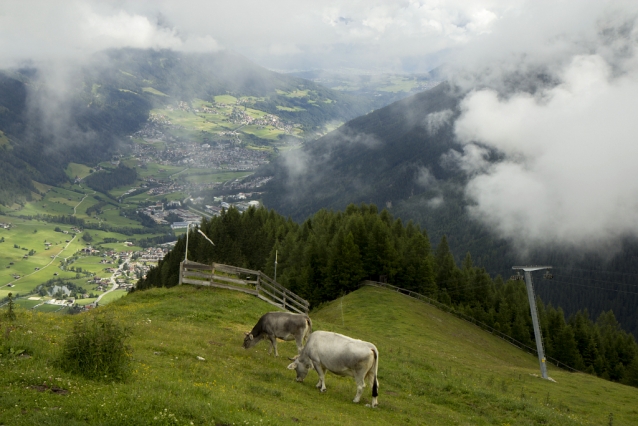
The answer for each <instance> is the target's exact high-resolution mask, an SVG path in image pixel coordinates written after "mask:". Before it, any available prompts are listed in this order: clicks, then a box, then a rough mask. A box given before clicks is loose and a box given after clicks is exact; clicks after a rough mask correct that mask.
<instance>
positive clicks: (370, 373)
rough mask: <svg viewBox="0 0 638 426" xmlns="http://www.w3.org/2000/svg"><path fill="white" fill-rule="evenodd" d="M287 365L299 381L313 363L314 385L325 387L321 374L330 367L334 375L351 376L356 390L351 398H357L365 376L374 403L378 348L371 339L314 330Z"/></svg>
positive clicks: (377, 387)
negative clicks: (370, 384) (367, 340)
mask: <svg viewBox="0 0 638 426" xmlns="http://www.w3.org/2000/svg"><path fill="white" fill-rule="evenodd" d="M290 360H292V361H293V362H292V363H291V364H290V365H288V369H289V370H296V371H297V381H298V382H303V380H304V379H305V378H306V375H307V374H308V371H309V370H310V369H311V368H313V367H314V369H315V370H317V374H318V375H319V383H317V388H318V389H320V390H321V392H325V391H326V381H325V374H326V371H331V372H332V373H334V374H336V375H338V376H352V377H354V381H355V382H356V383H357V394H356V395H355V397H354V400H353V401H352V402H355V403H358V402H359V400H360V399H361V394H362V392H363V388H364V387H365V382H366V380H367V381H368V382H371V383H372V404H371V406H372V407H376V406H377V404H378V402H377V396H378V395H379V381H378V380H377V370H378V368H379V351H378V349H377V348H376V346H374V345H373V344H372V343H368V342H364V341H363V340H357V339H352V338H350V337H348V336H344V335H343V334H338V333H332V332H329V331H315V332H314V333H312V334H311V335H310V337H309V338H308V341H307V342H306V346H305V347H304V348H303V350H302V351H301V353H300V354H299V355H297V356H295V357H294V358H290Z"/></svg>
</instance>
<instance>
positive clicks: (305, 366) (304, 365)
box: [288, 355, 312, 382]
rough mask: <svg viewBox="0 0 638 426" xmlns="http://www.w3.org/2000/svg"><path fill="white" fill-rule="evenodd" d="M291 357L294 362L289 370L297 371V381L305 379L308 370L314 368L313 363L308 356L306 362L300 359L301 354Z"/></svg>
mask: <svg viewBox="0 0 638 426" xmlns="http://www.w3.org/2000/svg"><path fill="white" fill-rule="evenodd" d="M289 359H291V360H292V361H293V362H292V363H290V364H289V365H288V370H295V371H296V372H297V381H298V382H303V379H305V378H306V376H307V375H308V371H309V370H310V369H311V368H312V363H311V362H310V360H309V359H307V358H306V360H305V362H304V361H302V360H300V359H299V355H295V357H294V358H289Z"/></svg>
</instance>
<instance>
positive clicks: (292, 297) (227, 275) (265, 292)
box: [179, 260, 310, 314]
mask: <svg viewBox="0 0 638 426" xmlns="http://www.w3.org/2000/svg"><path fill="white" fill-rule="evenodd" d="M179 283H180V285H181V284H192V285H203V286H208V287H217V288H224V289H227V290H235V291H241V292H243V293H247V294H252V295H253V296H257V297H259V298H260V299H261V300H264V301H266V302H268V303H270V304H271V305H275V306H277V307H279V308H282V309H285V310H288V311H292V312H296V313H300V314H301V313H305V314H307V313H308V310H309V307H310V304H309V303H308V301H307V300H305V299H303V298H301V297H299V296H297V295H296V294H295V293H293V292H292V291H290V290H288V289H287V288H286V287H284V286H282V285H281V284H279V283H278V282H276V281H274V280H273V279H271V278H270V277H268V276H267V275H265V274H264V273H263V272H261V271H253V270H251V269H245V268H239V267H237V266H230V265H223V264H221V263H213V264H212V265H206V264H203V263H197V262H192V261H190V260H189V261H184V262H181V263H180V273H179Z"/></svg>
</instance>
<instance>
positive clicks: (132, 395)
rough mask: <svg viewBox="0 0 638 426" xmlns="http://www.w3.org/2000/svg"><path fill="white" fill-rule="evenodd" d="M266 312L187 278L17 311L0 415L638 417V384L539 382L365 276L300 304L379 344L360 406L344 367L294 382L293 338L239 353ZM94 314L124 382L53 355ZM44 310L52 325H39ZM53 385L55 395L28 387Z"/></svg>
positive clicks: (88, 418)
mask: <svg viewBox="0 0 638 426" xmlns="http://www.w3.org/2000/svg"><path fill="white" fill-rule="evenodd" d="M273 310H275V308H274V307H273V306H271V305H268V304H266V303H265V302H262V301H260V300H259V299H257V298H255V297H253V296H250V295H246V294H242V293H236V292H231V291H227V290H221V289H212V288H200V289H198V288H194V287H191V286H178V287H174V288H171V289H153V290H148V291H139V292H135V293H132V294H129V295H127V296H125V297H123V298H120V299H118V300H116V301H114V302H112V303H110V304H109V305H107V306H106V307H104V308H101V309H99V310H97V311H91V312H89V313H86V314H81V315H75V316H70V315H56V316H55V317H52V314H45V313H38V312H33V311H25V310H19V311H18V320H17V322H16V323H15V326H16V327H15V329H14V332H12V333H11V335H10V339H9V340H7V341H6V342H5V343H4V345H5V346H4V347H8V346H10V347H12V348H14V351H16V352H17V351H20V350H24V351H25V353H27V354H28V355H29V356H30V357H29V358H24V359H21V358H20V357H11V356H8V355H6V356H3V357H2V358H0V364H2V365H0V367H2V368H3V374H2V375H0V395H1V396H2V397H1V398H0V423H4V424H12V425H31V424H40V423H46V424H59V423H65V424H74V423H78V424H80V423H81V424H149V423H153V422H160V423H161V422H164V423H165V424H190V423H191V422H192V423H193V424H218V425H221V424H233V423H235V424H251V425H254V424H260V425H261V424H263V425H296V424H321V425H344V424H346V425H351V424H352V425H355V424H366V425H367V424H370V425H377V424H378V425H396V424H424V425H425V424H427V425H458V424H466V425H488V424H489V425H492V424H498V425H504V424H512V425H513V424H517V425H519V424H520V425H534V424H545V425H601V424H609V423H610V422H613V424H614V425H631V424H636V422H638V410H637V409H636V408H635V400H636V398H637V397H638V389H636V388H631V387H627V386H623V385H619V384H616V383H612V382H608V381H604V380H602V379H598V378H596V377H593V376H589V375H586V374H581V373H567V372H565V371H562V370H559V369H557V368H555V367H552V366H550V368H549V375H550V376H551V377H552V378H553V379H555V380H556V382H555V383H553V382H550V381H544V380H541V379H539V378H538V377H537V375H538V361H537V359H536V358H535V357H534V356H532V355H529V354H527V353H525V352H522V351H520V350H518V349H517V348H515V347H513V346H511V345H509V344H508V343H506V342H504V341H502V340H500V339H498V338H496V337H494V336H492V335H490V334H489V333H486V332H484V331H482V330H480V329H478V328H476V327H474V326H473V325H470V324H468V323H466V322H464V321H461V320H459V319H457V318H455V317H453V316H451V315H448V314H446V313H444V312H441V311H438V310H437V309H435V308H433V307H431V306H429V305H426V304H424V303H421V302H418V301H416V300H413V299H410V298H408V297H406V296H403V295H400V294H397V293H394V292H391V291H388V290H385V289H378V288H371V287H365V288H362V289H360V290H357V291H355V292H353V293H350V294H348V295H346V296H345V297H343V298H342V299H339V300H337V301H333V302H331V303H328V304H326V305H324V306H322V307H321V308H320V309H318V310H316V311H314V312H312V313H311V315H310V316H311V318H312V319H313V329H314V330H330V331H336V332H340V333H343V334H346V335H349V336H352V337H355V338H360V339H363V340H367V341H370V342H372V343H374V344H375V345H376V346H377V348H378V349H379V407H378V408H376V409H371V408H367V407H365V403H369V402H370V387H366V388H365V389H364V392H363V397H362V402H361V403H360V404H353V403H352V398H353V396H354V393H355V390H356V389H355V388H356V386H355V384H354V381H353V379H352V378H350V377H338V376H335V375H333V374H328V375H327V376H326V386H327V388H328V389H327V392H325V393H320V392H318V391H317V389H316V388H315V386H314V385H315V381H316V378H317V375H316V373H315V372H312V371H311V372H310V373H309V375H308V377H307V378H306V380H305V381H304V382H303V383H298V382H296V381H295V373H294V372H292V371H289V370H287V369H286V366H287V365H288V364H289V362H290V361H288V359H287V357H290V356H293V355H294V354H295V353H296V348H295V345H294V344H293V343H291V342H282V343H280V344H279V351H280V357H279V358H275V357H273V356H271V355H268V353H267V346H266V344H265V343H263V342H262V343H259V344H258V345H257V346H256V347H255V348H253V349H250V350H244V349H243V348H242V347H241V342H242V339H243V332H245V331H249V330H250V328H251V327H252V326H253V325H254V324H255V323H256V321H257V319H258V318H259V317H260V316H261V315H262V314H263V313H265V312H268V311H273ZM104 314H106V315H111V316H112V317H113V318H114V319H115V320H116V321H118V322H119V323H120V324H122V325H126V326H127V327H129V328H130V330H131V333H132V335H131V337H130V340H129V341H128V344H129V345H130V348H131V362H132V365H131V373H130V377H129V379H128V380H127V381H125V382H123V383H108V384H104V383H103V382H99V381H94V380H89V379H85V378H83V377H80V376H74V375H71V374H68V373H66V372H64V371H63V370H61V369H60V368H59V367H58V366H55V364H52V363H51V360H52V359H54V358H55V354H56V351H57V349H56V347H55V346H57V345H54V344H53V342H56V343H57V342H63V341H64V338H65V336H67V335H68V333H69V332H70V330H71V328H72V327H73V324H74V323H75V322H76V321H79V320H81V319H82V318H87V316H88V317H90V316H93V315H104ZM53 320H55V323H56V325H58V326H59V328H52V327H51V326H50V325H51V322H52V321H53ZM2 326H3V327H6V323H5V324H3V325H2ZM27 331H29V332H27ZM5 353H7V352H5ZM197 357H200V358H202V359H198V358H197ZM47 377H53V378H54V379H52V381H51V380H49V379H46V378H47ZM45 380H46V383H45ZM53 385H55V386H56V387H57V388H59V389H60V391H59V392H58V393H53V392H39V391H38V389H42V388H43V386H45V387H44V389H46V386H49V387H50V386H53ZM105 400H107V401H108V403H106V404H105ZM131 400H135V404H131V403H130V402H131ZM610 419H611V420H610Z"/></svg>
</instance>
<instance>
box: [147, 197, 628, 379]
mask: <svg viewBox="0 0 638 426" xmlns="http://www.w3.org/2000/svg"><path fill="white" fill-rule="evenodd" d="M200 229H201V230H202V231H203V232H204V233H205V234H206V235H207V236H208V237H209V238H211V239H212V241H213V242H214V243H215V246H213V245H211V244H210V243H209V242H207V241H206V240H205V239H204V238H203V237H202V236H200V235H199V233H198V232H196V231H195V230H192V231H191V233H190V234H189V247H188V253H189V260H193V261H197V262H202V263H211V262H219V263H225V264H230V265H235V266H240V267H245V268H249V269H255V270H261V271H263V272H264V273H266V274H267V275H269V276H274V272H275V271H274V265H275V256H277V261H278V266H277V281H278V282H280V283H281V284H282V285H284V286H286V287H287V288H289V289H290V290H292V291H294V292H295V293H297V294H299V295H300V296H302V297H304V298H305V299H307V300H309V301H310V303H311V306H312V307H317V306H319V305H321V304H322V303H324V302H328V301H331V300H334V299H337V298H339V297H340V296H341V295H343V294H346V293H349V292H351V291H354V290H356V289H357V288H359V287H360V285H361V282H362V280H366V279H368V280H373V281H382V282H387V283H390V284H394V285H397V286H399V287H402V288H405V289H408V290H413V291H416V292H418V293H421V294H423V295H425V296H428V297H431V298H433V299H435V300H438V301H439V302H441V303H443V304H445V305H447V306H449V307H452V308H454V310H455V311H457V312H461V313H463V314H465V315H468V316H470V317H472V318H474V319H476V320H477V321H480V322H482V323H484V324H487V325H489V326H490V327H493V328H495V329H496V330H499V331H500V332H502V333H504V334H506V335H508V336H511V338H512V339H514V340H516V341H517V342H520V343H521V344H523V345H526V346H530V347H533V346H534V343H533V342H534V340H533V339H534V332H533V326H532V320H531V315H530V310H529V303H528V300H527V293H526V289H525V284H524V283H523V282H521V281H516V280H509V279H504V278H503V277H501V276H500V275H499V276H496V277H494V278H492V277H491V276H490V275H489V274H488V273H487V272H486V270H485V269H484V268H480V267H476V266H474V264H473V261H472V258H471V256H470V255H469V253H468V254H467V255H466V257H465V259H464V260H463V262H462V264H461V265H460V266H459V265H457V264H456V262H455V260H454V256H453V255H452V251H451V249H450V247H449V244H448V242H447V238H446V237H445V236H443V237H442V238H441V240H440V241H439V243H438V245H437V246H436V249H434V250H433V249H432V246H431V244H430V240H429V237H428V233H427V232H426V230H424V229H421V228H420V227H419V226H418V225H415V224H414V223H413V222H408V223H407V224H403V222H402V221H401V219H394V218H393V217H392V215H391V214H390V213H388V211H387V210H383V211H381V212H379V210H378V208H377V207H376V206H375V205H367V204H361V205H360V206H356V205H353V204H351V205H349V206H348V207H347V208H346V209H345V211H343V212H334V211H328V210H325V209H324V210H320V211H318V212H317V213H315V214H314V215H313V216H311V217H310V218H308V219H307V220H305V221H304V222H303V223H302V224H297V223H295V222H294V221H292V219H290V218H285V217H284V216H281V215H279V214H278V213H276V212H275V211H274V210H270V211H269V210H266V209H265V208H263V207H262V208H259V209H255V208H253V207H251V208H250V209H249V210H247V211H246V212H245V213H243V214H242V213H239V212H238V211H237V210H236V209H234V208H230V209H229V210H227V211H226V210H224V211H223V212H222V214H221V216H218V217H213V218H211V219H210V220H206V219H204V220H203V221H202V223H201V226H200ZM185 246H186V239H185V237H180V238H179V239H178V241H177V243H176V245H175V248H174V249H173V250H172V251H171V252H169V253H168V254H167V256H166V257H165V258H164V260H162V261H160V262H159V263H158V265H157V267H155V268H153V269H151V270H150V271H149V273H148V274H147V276H146V278H142V279H140V281H139V282H138V283H137V290H144V289H148V288H152V287H172V286H175V285H178V275H179V264H180V262H181V261H182V260H183V259H184V252H185ZM506 278H508V277H506ZM537 304H538V310H539V316H540V322H541V328H542V333H543V337H544V343H545V348H546V353H547V355H548V356H549V357H551V358H554V359H556V360H558V361H560V362H561V363H563V364H565V365H568V366H570V367H571V368H573V369H575V370H578V371H583V372H587V373H590V374H595V375H597V376H599V377H603V378H605V379H608V380H613V381H617V382H622V383H625V384H628V385H631V386H638V345H637V344H636V342H635V339H634V337H633V335H632V334H630V333H627V332H626V331H624V330H622V328H621V327H620V324H619V323H618V321H617V320H616V318H615V316H614V313H613V312H612V311H607V312H603V313H602V314H600V315H599V316H598V317H597V318H596V319H593V318H590V316H589V313H588V312H587V310H586V309H583V310H579V311H577V312H576V313H575V314H573V315H571V316H570V317H569V318H565V314H564V312H563V310H562V309H561V308H560V307H554V306H552V305H551V304H547V305H546V304H544V303H543V301H542V300H541V299H540V298H537Z"/></svg>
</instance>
